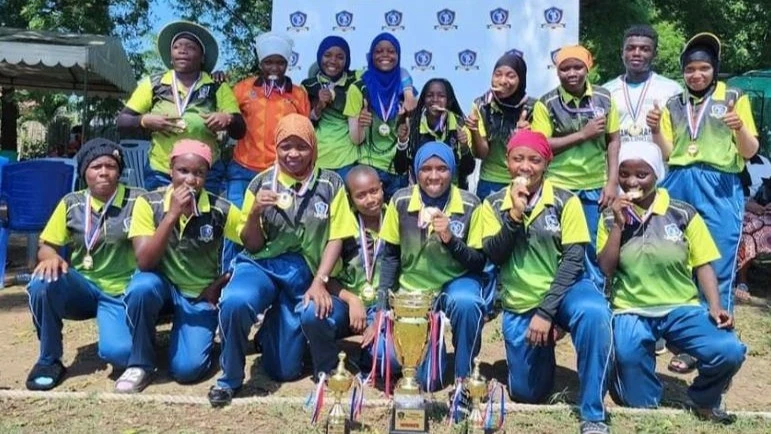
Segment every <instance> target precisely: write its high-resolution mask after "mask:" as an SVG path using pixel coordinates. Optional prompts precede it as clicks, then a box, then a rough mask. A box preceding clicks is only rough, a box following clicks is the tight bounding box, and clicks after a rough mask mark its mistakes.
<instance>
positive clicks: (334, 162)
mask: <svg viewBox="0 0 771 434" xmlns="http://www.w3.org/2000/svg"><path fill="white" fill-rule="evenodd" d="M316 63H317V64H318V65H319V72H318V73H316V75H314V76H313V77H310V78H308V79H307V80H305V81H303V82H302V85H303V87H305V89H306V91H307V92H308V97H309V98H310V103H311V107H312V109H311V113H310V118H311V120H312V121H313V123H314V125H315V127H316V138H317V140H318V148H319V156H318V161H316V164H317V165H318V167H320V168H322V169H328V170H334V171H335V172H337V174H338V175H340V177H341V178H343V179H345V176H346V174H347V173H348V171H349V170H351V168H352V167H353V166H354V164H355V163H356V160H357V159H358V158H359V150H358V146H357V145H355V144H354V143H353V142H351V137H350V134H349V133H348V118H347V117H346V116H345V115H343V109H344V108H345V104H346V96H347V94H348V88H349V87H350V86H351V84H353V82H355V81H356V76H355V74H354V73H353V72H351V70H350V66H351V50H350V48H349V47H348V43H347V42H346V41H345V39H343V38H341V37H339V36H327V37H326V38H324V40H322V41H321V44H319V49H318V51H317V52H316Z"/></svg>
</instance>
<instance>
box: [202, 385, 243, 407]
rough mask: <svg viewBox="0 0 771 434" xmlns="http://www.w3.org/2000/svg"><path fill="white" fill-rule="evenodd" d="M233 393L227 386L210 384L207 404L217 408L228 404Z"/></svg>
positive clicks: (231, 399)
mask: <svg viewBox="0 0 771 434" xmlns="http://www.w3.org/2000/svg"><path fill="white" fill-rule="evenodd" d="M235 394H236V392H235V391H234V390H233V389H231V388H229V387H220V386H212V387H211V388H210V389H209V394H208V395H207V397H208V398H209V404H211V406H212V407H215V408H217V407H225V406H227V405H230V403H231V402H232V401H233V395H235Z"/></svg>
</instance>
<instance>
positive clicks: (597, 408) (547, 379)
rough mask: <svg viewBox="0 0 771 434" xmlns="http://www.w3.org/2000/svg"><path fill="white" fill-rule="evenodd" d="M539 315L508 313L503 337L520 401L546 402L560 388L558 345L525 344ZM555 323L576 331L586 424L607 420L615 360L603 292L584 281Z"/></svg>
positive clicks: (573, 333) (513, 392)
mask: <svg viewBox="0 0 771 434" xmlns="http://www.w3.org/2000/svg"><path fill="white" fill-rule="evenodd" d="M533 315H535V310H531V311H528V312H525V313H522V314H517V313H514V312H511V311H505V312H504V314H503V337H504V339H505V341H506V362H507V364H508V366H509V381H508V382H509V396H511V399H513V400H515V401H521V402H526V403H533V404H534V403H540V402H543V401H544V400H546V398H548V396H549V394H550V393H551V390H552V388H553V387H554V369H555V363H556V362H555V359H554V346H546V347H536V346H531V345H528V343H527V342H526V341H525V336H526V333H527V328H528V326H529V325H530V319H531V318H532V317H533ZM555 324H556V325H559V326H560V327H562V328H563V329H564V330H567V331H568V332H570V336H571V338H572V339H573V346H574V347H575V349H576V352H577V359H578V360H577V362H578V363H577V365H578V380H579V388H580V391H579V410H580V414H581V420H586V421H593V422H598V421H603V420H605V407H604V405H603V403H602V401H603V398H604V396H605V392H606V390H607V389H606V381H605V380H606V374H607V371H608V367H609V365H610V357H611V343H612V335H611V313H610V309H609V307H608V303H607V301H606V300H605V297H603V295H602V293H601V292H600V291H599V289H598V288H597V287H596V286H595V285H594V284H593V283H591V282H590V281H589V280H586V279H584V280H580V281H578V282H577V283H576V284H575V285H573V287H572V288H570V290H569V291H568V293H567V295H566V296H565V298H564V299H563V300H562V304H561V305H560V308H559V310H558V311H557V317H556V318H555Z"/></svg>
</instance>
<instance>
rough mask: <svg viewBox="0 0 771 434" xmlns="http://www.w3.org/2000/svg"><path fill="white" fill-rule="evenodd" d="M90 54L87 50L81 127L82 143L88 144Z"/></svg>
mask: <svg viewBox="0 0 771 434" xmlns="http://www.w3.org/2000/svg"><path fill="white" fill-rule="evenodd" d="M88 52H89V50H86V64H85V66H84V68H83V71H84V74H83V113H82V114H81V117H82V118H83V119H81V123H80V124H81V127H82V129H83V132H82V134H81V143H86V141H87V140H88V136H89V134H88V124H89V122H88V65H89V59H88Z"/></svg>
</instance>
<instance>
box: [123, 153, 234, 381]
mask: <svg viewBox="0 0 771 434" xmlns="http://www.w3.org/2000/svg"><path fill="white" fill-rule="evenodd" d="M211 163H212V155H211V149H210V148H209V147H208V146H207V145H206V144H204V143H203V142H199V141H196V140H180V141H179V142H177V143H176V144H175V145H174V148H173V150H172V152H171V185H170V186H169V187H167V188H164V189H160V190H155V191H153V192H150V193H147V194H145V195H144V196H141V197H140V198H139V199H137V203H136V206H135V207H134V213H133V215H132V220H131V229H129V238H131V240H132V241H133V243H134V252H135V253H136V258H137V266H138V268H139V273H137V274H135V275H134V277H133V278H132V279H131V283H130V284H129V287H128V289H127V290H126V298H125V300H124V301H125V304H126V312H127V315H128V320H129V325H130V327H131V338H132V348H131V357H130V358H129V364H128V365H129V369H127V370H126V372H125V373H124V374H123V375H121V377H120V378H119V379H118V381H117V382H116V383H115V389H116V391H117V392H121V393H135V392H139V391H141V390H142V388H143V387H144V386H145V385H147V384H148V382H149V381H150V376H151V374H152V372H153V370H154V368H155V352H154V350H153V342H154V340H155V339H154V336H155V324H156V323H157V322H158V317H159V316H160V314H161V313H162V312H170V313H171V314H172V315H173V325H172V328H171V340H170V342H169V374H170V375H171V377H172V378H174V379H175V380H177V381H179V382H181V383H189V382H193V381H196V380H199V379H200V378H201V377H202V376H203V375H205V374H206V372H207V371H208V370H209V369H210V368H211V352H212V348H213V347H214V332H215V330H216V329H217V308H216V304H217V299H218V298H219V297H218V295H219V294H217V287H218V286H219V287H220V288H221V285H222V282H221V281H222V280H223V279H221V278H219V269H220V253H221V251H222V244H223V241H224V239H225V238H227V239H229V240H230V241H233V242H240V241H239V238H238V232H237V230H236V229H237V227H238V222H239V220H240V218H241V216H240V214H241V213H240V212H239V210H238V208H237V207H235V206H232V205H231V204H230V202H228V201H226V200H225V199H222V198H220V197H217V196H215V195H213V194H211V193H208V192H207V191H206V190H204V184H205V183H206V175H207V173H208V171H209V167H210V165H211Z"/></svg>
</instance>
